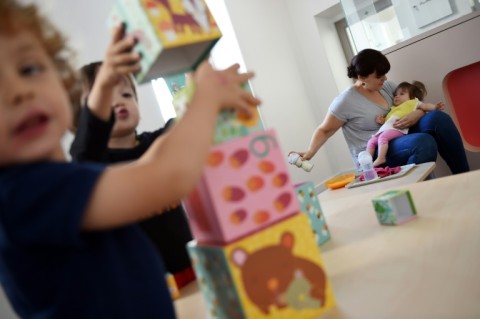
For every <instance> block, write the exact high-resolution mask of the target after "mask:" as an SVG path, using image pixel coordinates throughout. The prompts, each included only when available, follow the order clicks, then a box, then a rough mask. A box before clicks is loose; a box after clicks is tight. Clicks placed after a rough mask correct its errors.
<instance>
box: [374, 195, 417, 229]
mask: <svg viewBox="0 0 480 319" xmlns="http://www.w3.org/2000/svg"><path fill="white" fill-rule="evenodd" d="M372 202H373V207H374V208H375V213H376V214H377V219H378V222H379V223H380V224H383V225H398V224H402V223H405V222H407V221H409V220H411V219H413V218H415V217H416V216H417V211H416V209H415V205H414V204H413V199H412V196H411V195H410V192H409V191H408V190H393V191H389V192H386V193H384V194H382V195H379V196H376V197H374V198H373V199H372Z"/></svg>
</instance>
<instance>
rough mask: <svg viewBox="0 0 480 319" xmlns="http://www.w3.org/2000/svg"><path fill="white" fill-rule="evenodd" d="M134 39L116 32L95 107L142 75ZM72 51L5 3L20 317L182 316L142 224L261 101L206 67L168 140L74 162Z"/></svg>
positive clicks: (1, 71) (0, 57) (11, 228)
mask: <svg viewBox="0 0 480 319" xmlns="http://www.w3.org/2000/svg"><path fill="white" fill-rule="evenodd" d="M133 44H134V39H132V38H129V37H126V38H123V37H122V36H121V28H117V29H116V31H115V32H114V36H113V41H112V45H111V46H110V49H111V50H114V51H116V52H124V53H123V54H122V55H121V59H120V61H117V62H119V63H121V65H122V67H119V66H118V65H115V64H113V65H110V64H107V65H102V68H101V70H100V71H99V75H98V77H97V81H99V82H100V83H102V85H101V90H92V92H91V93H90V95H89V98H88V103H89V105H92V106H99V105H104V104H110V103H111V102H110V101H111V99H112V94H111V92H112V90H113V87H114V86H115V83H116V81H117V80H118V76H119V74H120V75H122V74H127V73H130V72H136V71H138V69H139V63H138V62H139V59H140V56H139V55H138V54H136V53H132V52H131V51H129V50H128V51H126V49H130V48H131V47H132V46H133ZM65 53H66V51H65V40H64V38H63V37H62V36H61V35H60V34H59V33H58V32H57V30H56V29H55V28H53V27H52V25H51V24H49V23H48V21H45V20H44V19H42V18H41V17H39V15H38V14H37V10H36V8H35V7H34V6H32V5H30V6H24V5H21V4H19V3H17V1H15V0H1V1H0V282H1V284H2V286H3V288H4V290H5V292H6V294H7V296H8V298H9V300H10V302H11V304H12V306H13V308H14V310H15V311H16V312H17V313H18V315H19V316H20V317H21V318H174V317H175V312H174V309H173V304H172V301H171V298H170V295H169V292H168V289H167V287H166V283H165V278H164V272H163V268H162V263H161V260H160V259H159V258H158V254H157V253H156V252H155V250H154V248H153V247H152V245H151V243H150V242H149V241H148V240H147V239H146V237H145V236H144V235H143V233H142V232H141V231H139V229H138V226H136V225H135V223H136V222H137V221H138V220H141V219H145V218H147V217H148V216H149V215H150V214H151V212H154V211H161V209H162V208H163V207H165V206H168V205H169V204H170V203H172V202H177V201H179V200H180V199H181V198H182V197H183V196H185V195H186V194H188V193H189V192H190V191H192V189H193V188H194V186H195V184H196V183H197V182H198V180H199V178H200V176H201V172H202V169H203V166H204V163H205V161H206V158H207V154H208V150H209V148H210V145H211V140H212V136H213V131H214V128H215V122H216V119H217V116H218V112H219V111H220V110H221V109H224V108H226V106H229V107H231V108H235V109H239V110H243V111H245V112H247V113H250V112H251V108H250V106H255V105H257V104H259V101H258V100H257V99H256V98H254V97H253V96H252V95H251V94H249V93H248V92H245V91H243V90H242V89H241V86H240V85H241V83H244V82H245V81H247V80H248V79H250V78H251V77H252V74H251V73H245V74H239V73H238V65H234V66H232V67H230V68H228V69H226V70H224V71H215V70H213V69H212V67H211V66H210V65H209V64H208V63H207V62H204V63H202V64H201V65H200V66H199V68H198V69H197V71H196V72H195V74H194V83H195V85H196V93H195V95H194V96H193V100H192V102H191V103H190V105H189V108H188V110H187V112H186V113H185V115H184V116H183V117H182V119H181V120H180V121H179V122H178V123H177V124H176V125H175V126H174V127H172V129H171V131H170V133H169V134H167V135H166V136H165V137H164V138H163V140H162V141H161V142H160V141H159V140H157V141H155V142H154V143H153V144H152V146H151V147H150V148H149V149H148V151H147V152H145V154H144V155H143V156H142V157H141V158H140V159H139V160H137V161H135V162H133V163H130V164H128V165H115V166H112V167H109V168H105V166H103V165H100V164H93V163H67V162H66V156H65V154H64V152H63V149H62V145H61V138H62V136H63V135H64V134H65V132H66V131H67V129H68V128H69V126H70V125H71V122H72V114H71V105H70V100H69V90H70V89H71V88H72V86H73V85H74V84H75V83H76V82H75V76H74V72H73V71H72V68H71V67H70V64H69V62H68V60H67V59H66V54H65ZM250 114H251V113H250Z"/></svg>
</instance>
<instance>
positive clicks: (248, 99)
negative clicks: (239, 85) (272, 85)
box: [242, 91, 262, 106]
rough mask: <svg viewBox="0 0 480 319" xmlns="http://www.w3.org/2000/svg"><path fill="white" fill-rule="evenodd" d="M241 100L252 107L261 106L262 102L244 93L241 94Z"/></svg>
mask: <svg viewBox="0 0 480 319" xmlns="http://www.w3.org/2000/svg"><path fill="white" fill-rule="evenodd" d="M242 99H243V100H244V101H246V102H247V103H248V104H250V105H252V106H258V105H260V104H262V101H261V100H260V99H257V98H256V97H254V96H253V95H252V94H250V93H249V92H246V91H244V92H243V96H242Z"/></svg>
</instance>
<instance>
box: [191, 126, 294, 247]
mask: <svg viewBox="0 0 480 319" xmlns="http://www.w3.org/2000/svg"><path fill="white" fill-rule="evenodd" d="M282 154H283V152H282V150H281V148H280V145H279V143H278V140H277V138H276V135H275V132H274V131H273V130H268V131H261V132H257V133H255V134H250V135H247V136H245V137H243V138H239V139H235V140H232V141H228V142H225V143H222V144H219V145H216V146H214V147H213V148H212V150H211V152H210V155H209V158H208V161H207V166H206V168H205V170H204V173H203V176H202V180H201V182H200V183H199V185H198V186H197V188H196V189H195V191H194V192H193V193H192V194H191V195H190V196H189V197H188V198H187V199H186V200H185V201H184V205H185V208H186V210H187V213H188V216H189V220H190V226H191V228H192V232H193V234H194V237H195V239H197V240H199V241H201V242H213V243H223V244H225V243H229V242H231V241H233V240H235V239H238V238H240V237H242V236H245V235H248V234H250V233H253V232H256V231H258V230H260V229H263V228H265V227H267V226H269V225H272V224H273V223H275V222H277V221H279V220H281V219H284V218H286V217H288V216H291V215H293V214H296V213H298V212H299V211H300V207H299V205H298V202H297V200H296V198H295V197H296V194H295V192H294V188H293V186H292V184H291V182H290V177H289V175H288V173H287V167H286V164H285V162H284V156H283V155H282Z"/></svg>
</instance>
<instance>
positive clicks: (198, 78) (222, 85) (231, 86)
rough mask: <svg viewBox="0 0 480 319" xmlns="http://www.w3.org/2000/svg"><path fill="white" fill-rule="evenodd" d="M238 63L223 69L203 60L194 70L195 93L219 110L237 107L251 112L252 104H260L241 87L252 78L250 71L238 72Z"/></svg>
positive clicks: (248, 113) (244, 111)
mask: <svg viewBox="0 0 480 319" xmlns="http://www.w3.org/2000/svg"><path fill="white" fill-rule="evenodd" d="M239 67H240V66H239V65H238V64H234V65H232V66H230V67H229V68H227V69H225V70H223V71H217V70H214V69H213V68H212V66H211V65H210V64H209V63H208V62H203V63H202V64H201V65H200V66H199V67H198V69H197V71H196V72H195V74H194V76H193V79H194V81H195V85H196V91H195V92H196V93H195V94H199V95H202V96H204V97H207V98H208V100H209V101H210V102H211V105H214V106H215V107H217V108H218V109H219V110H220V109H237V110H239V111H241V112H243V113H245V114H247V115H249V116H250V115H251V114H252V109H251V108H252V106H257V105H259V104H260V100H259V99H257V98H255V97H254V96H253V95H252V94H251V93H250V92H248V91H246V90H244V89H242V86H241V85H242V84H243V83H245V82H247V81H248V80H249V79H251V78H253V76H254V74H253V73H252V72H247V73H238V69H239Z"/></svg>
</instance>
